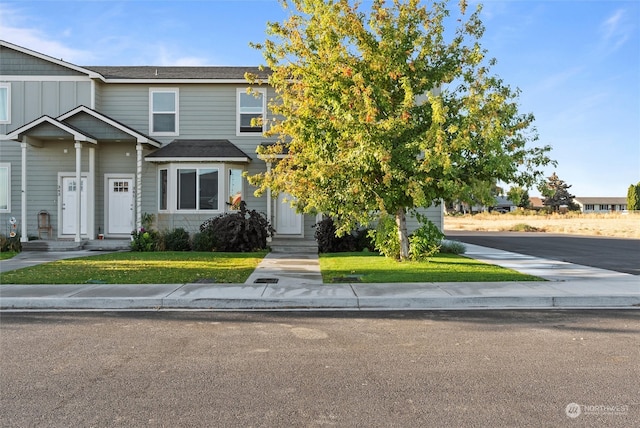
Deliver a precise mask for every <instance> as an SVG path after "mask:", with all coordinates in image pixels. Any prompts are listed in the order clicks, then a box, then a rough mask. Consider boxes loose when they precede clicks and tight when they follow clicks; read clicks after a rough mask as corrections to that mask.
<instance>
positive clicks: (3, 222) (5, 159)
mask: <svg viewBox="0 0 640 428" xmlns="http://www.w3.org/2000/svg"><path fill="white" fill-rule="evenodd" d="M0 162H1V163H9V164H11V178H10V180H11V185H10V192H11V194H10V196H9V198H10V204H11V205H10V209H9V212H2V213H0V235H8V234H9V232H10V230H9V219H10V218H11V217H16V218H20V214H21V212H20V203H21V200H20V195H21V192H20V190H21V184H20V177H21V169H20V167H21V162H22V161H21V152H20V144H18V143H15V142H13V141H6V140H0Z"/></svg>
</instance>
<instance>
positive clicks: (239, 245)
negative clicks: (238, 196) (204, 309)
mask: <svg viewBox="0 0 640 428" xmlns="http://www.w3.org/2000/svg"><path fill="white" fill-rule="evenodd" d="M273 231H274V230H273V228H272V227H271V225H270V224H269V222H268V221H267V219H266V218H265V216H264V215H262V214H260V213H259V212H257V211H255V210H247V206H246V203H245V202H244V201H243V202H241V203H240V207H239V210H238V211H236V212H233V213H227V214H222V215H219V216H217V217H213V218H210V219H208V220H207V221H205V222H204V223H203V224H202V225H200V232H199V233H196V234H194V235H193V236H190V235H189V232H187V231H186V230H184V229H183V228H180V227H179V228H177V229H174V230H171V231H167V232H163V233H160V232H158V231H156V230H146V229H145V228H144V227H143V228H142V229H141V230H140V231H137V232H133V234H132V237H133V239H132V242H131V249H132V250H133V251H191V250H194V251H229V252H248V251H257V250H264V249H265V248H267V237H268V236H270V235H271V234H272V233H273Z"/></svg>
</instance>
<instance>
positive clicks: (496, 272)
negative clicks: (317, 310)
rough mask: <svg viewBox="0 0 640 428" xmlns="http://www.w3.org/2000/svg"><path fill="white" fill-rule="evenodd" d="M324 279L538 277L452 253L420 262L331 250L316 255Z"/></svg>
mask: <svg viewBox="0 0 640 428" xmlns="http://www.w3.org/2000/svg"><path fill="white" fill-rule="evenodd" d="M320 268H321V269H322V278H323V281H324V282H325V283H332V282H353V280H354V279H355V280H358V281H359V282H485V281H489V282H491V281H541V279H540V278H537V277H535V276H531V275H525V274H521V273H519V272H515V271H513V270H510V269H505V268H502V267H500V266H495V265H489V264H486V263H482V262H479V261H477V260H473V259H470V258H468V257H463V256H458V255H453V254H438V255H436V256H434V257H432V258H430V259H429V261H424V262H413V261H407V262H402V263H399V262H396V261H394V260H389V259H387V258H385V257H383V256H380V255H377V254H375V253H334V254H322V255H321V256H320Z"/></svg>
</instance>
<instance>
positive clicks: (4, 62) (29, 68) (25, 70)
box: [0, 46, 85, 76]
mask: <svg viewBox="0 0 640 428" xmlns="http://www.w3.org/2000/svg"><path fill="white" fill-rule="evenodd" d="M0 75H5V76H43V75H46V76H83V75H85V74H84V73H81V72H79V71H76V70H72V69H70V68H67V67H64V66H62V65H58V64H55V63H52V62H49V61H45V60H43V59H40V58H36V57H35V56H31V55H26V54H24V53H22V52H18V51H16V50H13V49H11V48H8V47H4V46H0Z"/></svg>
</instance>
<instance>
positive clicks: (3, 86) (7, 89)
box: [0, 83, 11, 123]
mask: <svg viewBox="0 0 640 428" xmlns="http://www.w3.org/2000/svg"><path fill="white" fill-rule="evenodd" d="M0 123H11V86H10V84H9V83H0Z"/></svg>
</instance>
